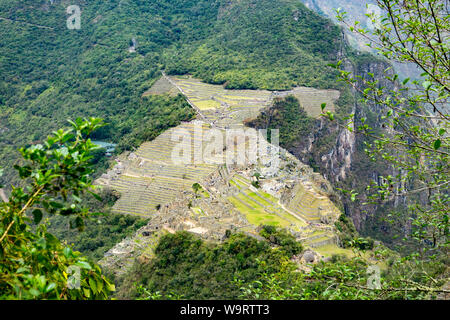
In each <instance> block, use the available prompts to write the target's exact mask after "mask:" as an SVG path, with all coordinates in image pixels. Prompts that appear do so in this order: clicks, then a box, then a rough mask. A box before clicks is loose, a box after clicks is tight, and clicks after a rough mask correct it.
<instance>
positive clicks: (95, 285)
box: [89, 278, 97, 293]
mask: <svg viewBox="0 0 450 320" xmlns="http://www.w3.org/2000/svg"><path fill="white" fill-rule="evenodd" d="M89 286H90V287H91V289H92V292H94V293H96V292H97V283H96V282H95V280H94V279H92V278H89Z"/></svg>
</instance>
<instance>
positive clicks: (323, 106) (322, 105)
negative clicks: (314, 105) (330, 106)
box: [320, 103, 327, 111]
mask: <svg viewBox="0 0 450 320" xmlns="http://www.w3.org/2000/svg"><path fill="white" fill-rule="evenodd" d="M326 106H327V104H326V103H322V104H321V105H320V107H321V108H322V111H323V110H324V109H325V107H326Z"/></svg>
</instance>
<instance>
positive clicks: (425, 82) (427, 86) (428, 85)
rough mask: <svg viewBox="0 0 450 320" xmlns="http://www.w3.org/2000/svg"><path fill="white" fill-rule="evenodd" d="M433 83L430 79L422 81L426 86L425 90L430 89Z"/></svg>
mask: <svg viewBox="0 0 450 320" xmlns="http://www.w3.org/2000/svg"><path fill="white" fill-rule="evenodd" d="M431 85H432V83H431V82H430V81H424V82H423V83H422V86H423V87H424V88H425V90H428V89H430V87H431Z"/></svg>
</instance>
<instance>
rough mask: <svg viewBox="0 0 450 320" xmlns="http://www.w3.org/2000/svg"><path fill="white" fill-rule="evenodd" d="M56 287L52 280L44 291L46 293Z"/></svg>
mask: <svg viewBox="0 0 450 320" xmlns="http://www.w3.org/2000/svg"><path fill="white" fill-rule="evenodd" d="M55 288H56V283H54V282H52V283H50V284H49V285H48V286H47V287H46V288H45V293H48V292H50V291H52V290H53V289H55Z"/></svg>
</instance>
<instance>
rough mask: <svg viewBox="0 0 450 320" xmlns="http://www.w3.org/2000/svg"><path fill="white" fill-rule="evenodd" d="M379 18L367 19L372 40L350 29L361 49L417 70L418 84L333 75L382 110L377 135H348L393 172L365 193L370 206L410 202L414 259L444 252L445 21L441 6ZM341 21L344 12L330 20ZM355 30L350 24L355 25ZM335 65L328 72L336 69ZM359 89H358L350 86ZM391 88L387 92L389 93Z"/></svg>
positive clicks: (387, 4)
mask: <svg viewBox="0 0 450 320" xmlns="http://www.w3.org/2000/svg"><path fill="white" fill-rule="evenodd" d="M378 5H379V6H380V8H381V9H383V11H384V13H385V16H383V17H377V16H375V15H374V14H371V15H369V17H370V18H371V19H372V21H373V23H376V25H377V28H375V30H374V32H373V35H372V36H373V38H371V37H369V36H367V35H368V34H369V33H368V31H366V30H364V29H363V28H359V27H355V26H350V28H351V30H353V31H355V32H358V33H360V34H362V35H366V36H367V37H368V39H369V40H370V43H369V45H370V46H373V47H375V48H376V49H377V50H378V51H379V52H380V54H382V55H384V56H385V57H387V58H389V59H391V60H396V61H400V62H412V63H414V64H416V65H417V66H418V67H420V68H421V69H422V71H423V74H422V76H423V77H424V81H422V82H419V81H417V80H415V81H412V83H411V84H410V85H408V81H409V79H405V80H404V81H403V82H402V83H399V81H398V75H396V74H392V73H388V72H387V73H386V81H388V82H390V83H391V84H392V85H391V86H389V87H386V86H382V85H380V80H376V79H374V78H373V74H370V73H369V74H368V77H367V78H363V77H355V78H353V77H352V76H351V75H350V74H349V73H348V72H347V71H344V70H340V72H341V78H342V80H343V81H345V82H347V83H349V84H351V85H353V86H354V87H355V89H356V90H359V91H360V94H361V95H362V96H363V98H364V102H365V103H375V104H377V105H379V106H382V107H383V116H382V117H381V119H382V127H383V128H385V130H384V131H382V132H380V131H379V130H377V129H375V128H373V127H372V126H370V125H369V124H367V123H365V121H364V119H362V120H363V121H362V124H361V125H359V126H357V128H356V130H357V131H358V132H360V133H362V134H364V135H366V136H368V137H370V138H372V140H371V141H369V142H367V143H366V149H365V150H366V152H367V154H368V155H369V157H370V158H371V159H372V160H373V161H375V160H378V159H382V161H385V162H386V163H388V164H390V165H391V166H392V167H393V168H395V172H396V174H395V175H387V176H383V177H381V180H382V183H372V184H371V185H369V186H368V187H367V193H368V194H369V195H370V196H369V200H372V201H382V202H383V201H389V200H393V199H396V198H399V197H405V198H407V199H410V203H409V217H410V219H411V232H410V234H411V236H412V237H413V238H414V239H415V240H417V241H418V242H419V243H420V246H421V247H423V250H421V251H422V253H425V252H431V253H445V252H446V250H447V248H448V232H449V223H448V212H449V211H450V208H449V203H450V202H449V200H450V199H449V195H448V184H449V170H450V169H449V163H450V162H449V150H450V149H449V142H450V140H449V136H448V133H447V130H448V128H449V115H448V97H449V91H450V89H449V85H448V80H449V78H450V64H449V60H448V57H447V53H448V41H445V37H446V36H447V33H448V31H449V30H448V28H449V21H448V19H449V17H448V14H446V8H445V6H444V4H443V3H442V2H441V1H403V2H399V1H393V0H392V1H390V0H383V1H378ZM338 18H339V19H340V20H344V19H345V13H343V12H341V13H339V15H338ZM356 24H358V23H357V22H356ZM339 65H340V64H339V63H338V65H337V66H336V67H339ZM357 82H360V83H362V84H363V85H364V87H365V89H363V90H361V89H359V88H358V87H357V86H356V85H355V84H356V83H357ZM389 88H393V89H389Z"/></svg>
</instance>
